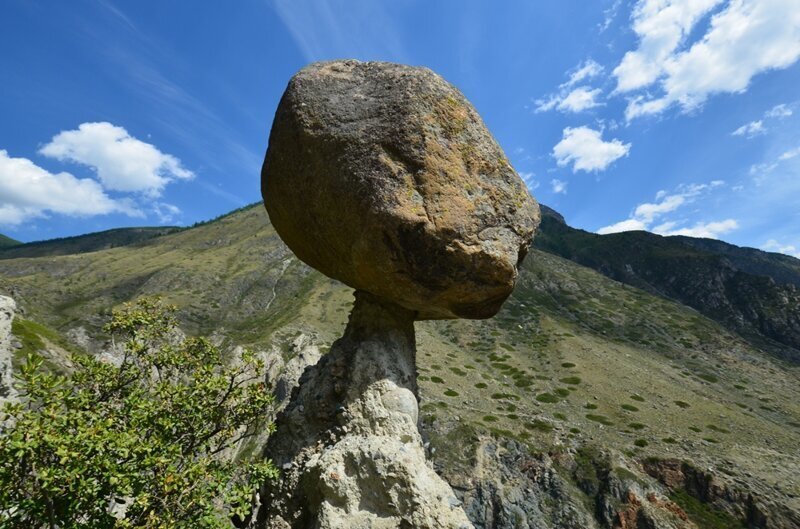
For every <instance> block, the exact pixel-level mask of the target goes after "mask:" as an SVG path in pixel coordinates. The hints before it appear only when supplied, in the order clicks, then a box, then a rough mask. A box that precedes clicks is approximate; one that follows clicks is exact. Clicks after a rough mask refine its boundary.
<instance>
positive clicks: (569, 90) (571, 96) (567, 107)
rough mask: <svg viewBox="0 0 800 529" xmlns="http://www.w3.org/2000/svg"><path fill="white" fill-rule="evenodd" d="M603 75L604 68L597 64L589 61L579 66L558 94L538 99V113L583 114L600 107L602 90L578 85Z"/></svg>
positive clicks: (560, 87) (536, 102)
mask: <svg viewBox="0 0 800 529" xmlns="http://www.w3.org/2000/svg"><path fill="white" fill-rule="evenodd" d="M601 73H603V67H602V66H600V65H599V64H598V63H597V62H595V61H593V60H591V59H589V60H587V61H586V62H584V63H582V64H580V65H578V66H577V68H576V69H575V70H574V71H573V72H572V73H571V74H570V76H569V80H567V82H565V83H563V84H562V85H561V86H559V89H558V92H556V93H555V94H551V95H549V96H548V97H546V98H543V99H537V100H536V101H534V103H535V104H536V112H547V111H549V110H560V111H562V112H583V111H584V110H589V109H591V108H594V107H597V106H600V105H601V103H600V102H599V101H598V98H599V97H600V94H602V92H603V91H602V90H600V89H599V88H592V87H591V86H587V85H581V86H575V85H577V84H578V83H580V82H582V81H585V80H587V79H591V78H593V77H596V76H598V75H600V74H601Z"/></svg>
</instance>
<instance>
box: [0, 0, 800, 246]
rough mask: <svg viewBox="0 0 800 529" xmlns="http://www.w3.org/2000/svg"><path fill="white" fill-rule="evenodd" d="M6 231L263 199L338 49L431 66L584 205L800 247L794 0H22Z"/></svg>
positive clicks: (585, 218)
mask: <svg viewBox="0 0 800 529" xmlns="http://www.w3.org/2000/svg"><path fill="white" fill-rule="evenodd" d="M2 9H3V11H4V13H3V17H2V22H0V25H1V26H2V31H0V48H1V49H3V50H4V52H3V53H2V54H0V69H2V72H3V77H2V79H3V81H2V97H0V233H4V234H7V235H10V236H12V237H15V238H18V239H20V240H23V241H31V240H38V239H46V238H52V237H61V236H66V235H73V234H79V233H85V232H89V231H96V230H102V229H108V228H112V227H118V226H131V225H158V224H181V225H186V224H192V223H194V222H196V221H199V220H205V219H208V218H211V217H214V216H217V215H219V214H222V213H225V212H227V211H229V210H231V209H234V208H236V207H239V206H242V205H245V204H248V203H251V202H254V201H256V200H259V199H260V195H259V170H260V165H261V161H262V158H263V153H264V150H265V148H266V142H267V138H268V133H269V128H270V125H271V120H272V115H273V113H274V111H275V107H276V105H277V103H278V100H279V98H280V95H281V93H282V91H283V89H284V87H285V86H286V83H287V81H288V79H289V78H290V77H291V75H292V74H293V73H294V72H295V71H297V70H298V69H299V68H301V67H302V66H303V65H305V64H307V63H309V62H313V61H317V60H326V59H336V58H357V59H362V60H387V61H396V62H403V63H408V64H413V65H422V66H428V67H430V68H432V69H433V70H435V71H436V72H438V73H439V74H441V75H442V76H443V77H445V78H446V79H447V80H449V81H450V82H452V83H453V84H455V85H456V86H457V87H458V88H460V89H461V90H462V91H463V92H464V94H465V95H466V96H467V97H468V98H469V99H470V100H471V101H472V102H473V104H474V105H475V107H476V108H477V109H478V111H479V112H480V113H481V115H482V116H483V118H484V120H485V121H486V123H487V125H488V126H489V129H490V130H491V131H492V132H493V134H494V135H495V136H496V138H497V139H498V141H499V142H500V144H501V145H502V146H503V148H504V149H505V150H506V152H507V154H508V156H509V158H510V159H511V161H512V163H513V164H514V166H515V167H516V169H517V171H518V172H519V173H520V174H521V175H522V176H523V178H525V180H526V182H528V184H529V186H530V187H531V190H532V192H533V194H534V195H535V196H536V197H537V198H538V199H539V200H540V201H541V202H543V203H545V204H548V205H550V206H552V207H554V208H556V209H557V210H559V211H560V212H561V213H563V214H564V215H565V217H566V218H567V220H568V221H569V222H570V224H572V225H573V226H577V227H580V228H583V229H586V230H590V231H599V232H601V233H607V232H611V231H619V230H624V229H648V230H650V231H654V232H657V233H662V234H688V235H696V236H707V237H717V238H721V239H723V240H726V241H730V242H733V243H735V244H740V245H747V246H754V247H759V248H765V249H769V250H772V251H782V252H784V253H788V254H792V255H796V256H800V91H799V90H798V87H800V66H799V65H798V58H800V9H798V6H797V0H629V1H622V0H560V1H558V2H533V1H520V2H512V1H507V2H486V1H483V2H479V1H469V0H460V1H455V0H448V1H431V0H393V1H380V0H331V1H324V0H260V1H256V0H241V1H237V2H225V3H220V2H159V1H149V0H139V1H136V2H112V1H110V0H108V1H99V0H75V1H74V2H44V1H35V0H10V1H9V2H5V3H4V5H3V8H2Z"/></svg>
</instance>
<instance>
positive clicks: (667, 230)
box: [653, 219, 739, 239]
mask: <svg viewBox="0 0 800 529" xmlns="http://www.w3.org/2000/svg"><path fill="white" fill-rule="evenodd" d="M674 225H675V224H674V223H672V224H671V225H668V226H663V225H662V226H660V227H658V228H656V229H654V230H653V232H654V233H657V234H659V235H685V236H687V237H701V238H704V239H719V236H720V235H724V234H726V233H729V232H731V231H733V230H735V229H738V228H739V223H738V222H737V221H736V220H734V219H725V220H721V221H715V222H698V223H697V224H695V225H694V226H692V227H690V228H680V229H677V230H676V229H672V228H673V227H674Z"/></svg>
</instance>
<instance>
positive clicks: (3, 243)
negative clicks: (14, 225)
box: [0, 233, 22, 248]
mask: <svg viewBox="0 0 800 529" xmlns="http://www.w3.org/2000/svg"><path fill="white" fill-rule="evenodd" d="M19 244H22V243H21V242H19V241H18V240H16V239H12V238H11V237H8V236H6V235H3V234H2V233H0V248H8V247H10V246H17V245H19Z"/></svg>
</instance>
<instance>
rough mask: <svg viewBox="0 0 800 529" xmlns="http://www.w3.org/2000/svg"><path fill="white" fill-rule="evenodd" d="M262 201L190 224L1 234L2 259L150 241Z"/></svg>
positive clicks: (212, 220)
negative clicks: (24, 238)
mask: <svg viewBox="0 0 800 529" xmlns="http://www.w3.org/2000/svg"><path fill="white" fill-rule="evenodd" d="M260 205H261V202H255V203H253V204H248V205H246V206H244V207H241V208H238V209H235V210H233V211H230V212H228V213H225V214H223V215H220V216H218V217H215V218H213V219H211V220H207V221H202V222H196V223H195V224H193V225H192V226H191V227H189V228H185V227H181V226H158V227H142V228H116V229H111V230H105V231H99V232H96V233H87V234H85V235H76V236H74V237H60V238H57V239H48V240H45V241H35V242H29V243H22V242H20V241H17V240H14V239H12V238H11V237H6V236H5V235H2V234H0V259H16V258H19V257H45V256H54V255H72V254H80V253H88V252H96V251H98V250H107V249H109V248H116V247H118V246H130V245H132V244H136V243H140V242H143V241H147V240H149V239H152V238H154V237H161V236H162V235H169V234H170V233H176V232H178V231H182V230H187V229H191V228H196V227H197V226H203V225H205V224H208V223H210V222H215V221H217V220H220V219H223V218H225V217H228V216H230V215H234V214H236V213H238V212H239V211H242V210H245V209H248V208H252V207H254V206H260Z"/></svg>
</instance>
